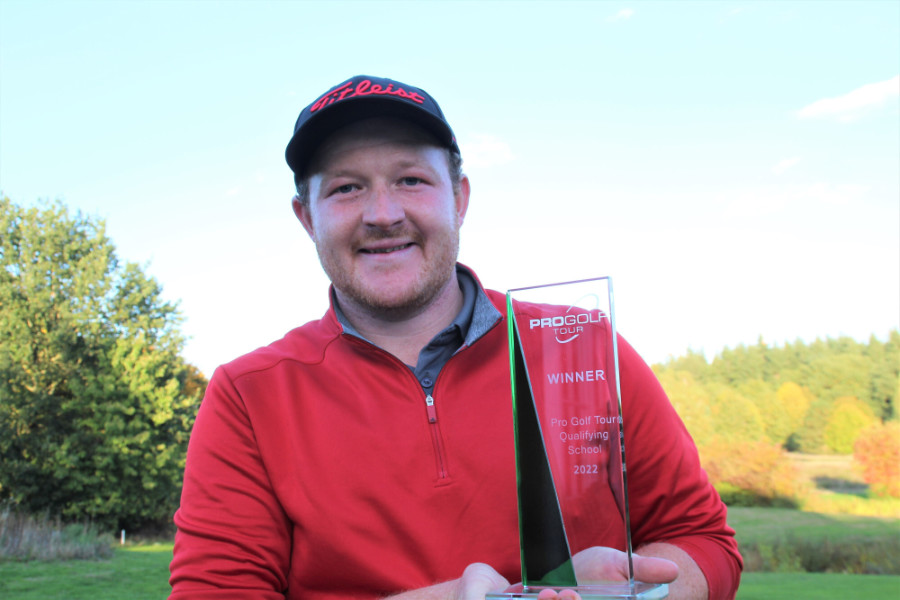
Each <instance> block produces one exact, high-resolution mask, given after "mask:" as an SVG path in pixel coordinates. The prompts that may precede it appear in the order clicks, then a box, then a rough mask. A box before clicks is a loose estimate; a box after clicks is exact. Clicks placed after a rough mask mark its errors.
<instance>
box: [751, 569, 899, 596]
mask: <svg viewBox="0 0 900 600" xmlns="http://www.w3.org/2000/svg"><path fill="white" fill-rule="evenodd" d="M895 598H900V576H896V575H840V574H834V573H790V574H784V573H744V575H743V577H742V578H741V589H740V590H738V594H737V600H857V599H859V600H893V599H895Z"/></svg>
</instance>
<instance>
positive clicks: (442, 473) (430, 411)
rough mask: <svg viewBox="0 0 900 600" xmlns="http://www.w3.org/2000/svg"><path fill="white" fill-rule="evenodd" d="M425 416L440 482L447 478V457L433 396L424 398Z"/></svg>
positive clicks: (428, 395)
mask: <svg viewBox="0 0 900 600" xmlns="http://www.w3.org/2000/svg"><path fill="white" fill-rule="evenodd" d="M425 414H426V415H427V417H428V423H429V427H428V428H429V429H430V430H431V443H432V445H433V446H434V457H435V462H436V463H437V478H438V480H439V481H441V480H444V479H447V478H449V477H450V474H449V473H448V472H447V457H446V455H445V453H444V444H443V443H442V442H441V429H440V425H439V424H438V417H437V409H436V408H435V407H434V396H432V395H431V394H427V395H426V396H425Z"/></svg>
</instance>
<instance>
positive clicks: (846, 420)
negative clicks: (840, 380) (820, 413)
mask: <svg viewBox="0 0 900 600" xmlns="http://www.w3.org/2000/svg"><path fill="white" fill-rule="evenodd" d="M874 422H875V416H874V415H873V414H872V410H871V409H870V408H869V406H868V405H867V404H866V403H865V402H863V401H861V400H858V399H857V398H853V397H852V396H846V397H843V398H838V399H837V400H836V401H835V403H834V408H833V409H832V411H831V415H830V416H829V417H828V424H827V425H826V426H825V444H826V445H827V446H828V448H829V449H830V450H832V451H833V452H835V453H837V454H852V453H853V444H854V443H855V442H856V439H857V438H858V437H859V434H860V432H861V431H862V430H863V429H865V428H866V427H868V426H869V425H871V424H872V423H874Z"/></svg>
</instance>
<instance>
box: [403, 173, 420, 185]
mask: <svg viewBox="0 0 900 600" xmlns="http://www.w3.org/2000/svg"><path fill="white" fill-rule="evenodd" d="M400 183H402V184H403V185H405V186H410V187H411V186H414V185H418V184H420V183H422V179H421V178H419V177H412V176H410V177H403V178H402V179H400Z"/></svg>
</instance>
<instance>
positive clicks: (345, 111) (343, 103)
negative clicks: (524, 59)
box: [284, 75, 459, 179]
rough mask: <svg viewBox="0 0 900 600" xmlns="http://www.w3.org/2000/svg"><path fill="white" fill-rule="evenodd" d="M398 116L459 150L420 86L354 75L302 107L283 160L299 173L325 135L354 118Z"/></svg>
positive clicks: (429, 98)
mask: <svg viewBox="0 0 900 600" xmlns="http://www.w3.org/2000/svg"><path fill="white" fill-rule="evenodd" d="M372 117H397V118H400V119H406V120H408V121H412V122H413V123H415V124H416V125H419V126H420V127H422V128H424V129H425V130H426V131H428V132H429V133H431V134H432V135H434V136H435V137H436V138H437V140H438V141H439V142H440V143H441V144H443V145H444V146H445V147H446V148H449V149H450V150H453V151H455V152H457V153H458V152H459V146H457V144H456V136H454V135H453V130H452V129H450V124H449V123H447V119H446V118H444V113H443V112H441V107H440V106H438V103H437V101H436V100H435V99H434V98H432V97H431V96H430V95H429V94H428V92H426V91H425V90H423V89H420V88H417V87H414V86H411V85H407V84H405V83H401V82H399V81H394V80H393V79H385V78H383V77H371V76H369V75H357V76H355V77H351V78H350V79H348V80H346V81H344V82H343V83H341V84H339V85H336V86H334V87H333V88H331V89H330V90H328V91H327V92H325V93H324V94H322V95H321V96H319V98H318V99H317V100H316V101H315V102H313V103H312V104H310V105H309V106H307V107H306V108H304V109H303V111H301V113H300V116H299V117H298V118H297V123H296V124H295V125H294V135H293V136H292V137H291V141H290V142H288V145H287V148H286V149H285V151H284V158H285V160H287V164H288V166H289V167H290V168H291V170H292V171H293V172H294V178H295V179H298V178H300V177H303V176H304V175H305V174H306V173H305V171H306V168H307V167H308V166H309V160H310V159H311V158H312V156H313V154H314V153H315V151H316V149H317V148H318V147H319V144H321V143H322V142H323V141H324V140H325V138H327V137H328V136H329V135H331V134H332V133H333V132H334V131H335V130H337V129H339V128H341V127H343V126H345V125H348V124H350V123H352V122H354V121H359V120H361V119H368V118H372Z"/></svg>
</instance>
